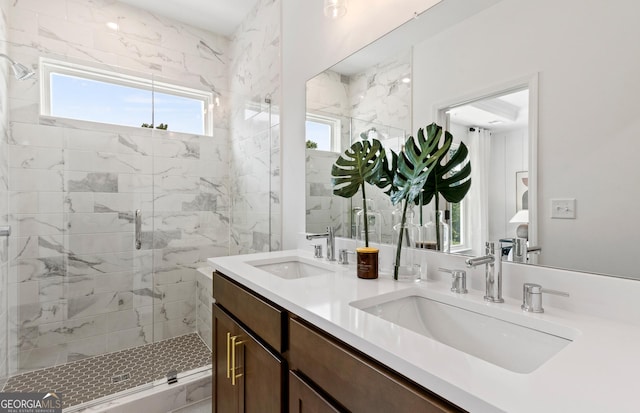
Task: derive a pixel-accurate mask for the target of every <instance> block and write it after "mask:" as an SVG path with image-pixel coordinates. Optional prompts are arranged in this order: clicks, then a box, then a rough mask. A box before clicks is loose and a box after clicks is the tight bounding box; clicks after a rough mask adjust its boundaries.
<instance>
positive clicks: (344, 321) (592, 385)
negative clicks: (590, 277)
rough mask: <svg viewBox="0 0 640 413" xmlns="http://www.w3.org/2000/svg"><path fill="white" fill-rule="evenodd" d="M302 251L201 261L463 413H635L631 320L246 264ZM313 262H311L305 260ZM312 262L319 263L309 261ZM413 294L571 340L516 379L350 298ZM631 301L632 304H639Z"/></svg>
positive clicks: (444, 288)
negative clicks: (283, 274) (533, 309)
mask: <svg viewBox="0 0 640 413" xmlns="http://www.w3.org/2000/svg"><path fill="white" fill-rule="evenodd" d="M294 255H297V256H302V257H307V258H311V257H312V254H311V253H309V252H307V251H298V250H296V251H278V252H270V253H259V254H250V255H238V256H230V257H219V258H210V259H209V260H208V262H209V264H210V265H211V266H212V267H213V268H214V269H216V270H218V271H220V272H222V273H224V274H225V275H227V276H228V277H230V278H232V279H233V280H235V281H237V282H239V283H240V284H242V285H244V286H246V287H248V288H249V289H251V290H253V291H255V292H256V293H258V294H260V295H262V296H264V297H265V298H267V299H269V300H271V301H273V302H274V303H276V304H278V305H280V306H281V307H283V308H285V309H286V310H288V311H290V312H292V313H294V314H297V315H298V316H300V317H302V318H304V319H305V320H307V321H308V322H310V323H312V324H314V325H316V326H317V327H318V328H320V329H322V330H324V331H326V332H328V333H329V334H331V335H333V336H335V337H337V338H338V339H340V340H342V341H344V342H346V343H348V344H349V345H351V346H353V347H355V348H357V349H358V350H360V351H362V352H363V353H365V354H368V355H369V356H371V357H373V358H375V359H377V360H378V361H380V362H381V363H383V364H385V365H387V366H388V367H390V368H391V369H393V370H395V371H397V372H398V373H400V374H402V375H404V376H406V377H407V378H409V379H411V380H413V381H415V382H416V383H418V384H420V385H422V386H424V387H425V388H427V389H429V390H431V391H433V392H435V393H437V394H439V395H440V396H442V397H443V398H445V399H447V400H450V401H451V402H452V403H455V404H456V405H458V406H460V407H462V408H463V409H466V410H468V411H471V412H500V411H504V412H536V413H538V412H547V413H548V412H563V413H566V412H583V413H584V412H594V413H602V412H616V413H621V412H638V411H640V393H639V392H640V385H639V384H640V379H639V378H638V371H640V324H630V323H623V322H616V321H612V320H607V319H600V318H597V317H593V316H583V315H580V314H577V313H572V312H568V311H566V310H561V309H557V308H553V307H550V306H548V305H545V312H544V313H542V314H530V313H524V312H523V311H522V310H521V309H520V304H521V302H520V301H518V300H514V299H510V298H506V299H505V303H503V304H494V303H488V302H485V301H484V300H483V293H484V292H483V291H477V290H469V293H468V294H464V295H459V294H455V293H452V292H450V291H449V288H450V284H449V283H446V282H442V281H420V282H419V283H410V284H408V283H400V282H396V281H393V280H392V279H390V278H389V279H388V278H378V279H377V280H361V279H358V278H357V277H356V275H355V265H353V264H352V265H349V266H343V265H339V264H331V265H334V266H335V269H336V272H335V273H327V274H323V275H316V276H311V277H305V278H298V279H292V280H287V279H283V278H280V277H277V276H275V275H272V274H270V273H268V272H265V271H263V270H260V269H258V268H255V267H254V266H252V265H250V264H248V262H252V261H255V260H261V259H272V258H280V257H290V256H294ZM312 259H313V258H312ZM318 261H319V262H322V263H327V261H325V260H321V259H318ZM407 288H412V289H415V288H418V289H427V290H429V294H431V295H432V296H434V297H436V298H437V297H440V298H442V300H443V301H448V302H449V303H454V304H455V303H456V302H460V303H463V302H466V303H467V304H471V303H473V305H475V306H478V305H482V306H483V308H484V309H486V311H487V314H490V315H491V316H495V317H496V318H501V319H505V320H512V321H513V320H515V322H516V323H518V322H520V321H521V322H522V324H525V325H527V326H528V327H530V328H534V329H539V330H541V331H547V332H549V331H570V332H571V334H570V335H571V337H570V338H571V339H572V342H571V343H570V344H569V345H567V346H566V347H565V348H564V349H562V350H560V352H558V353H557V354H555V355H554V356H553V357H552V358H551V359H550V360H548V361H547V362H546V363H544V364H543V365H542V366H540V367H538V368H537V369H536V370H534V371H533V372H531V373H528V374H522V373H515V372H512V371H510V370H507V369H504V368H502V367H498V366H496V365H494V364H491V363H489V362H487V361H484V360H481V359H479V358H476V357H474V356H471V355H468V354H466V353H464V352H462V351H459V350H456V349H455V348H453V347H449V346H447V345H445V344H442V343H439V342H438V341H435V340H433V339H430V338H427V337H425V336H422V335H420V334H418V333H415V332H413V331H410V330H408V329H405V328H402V327H399V326H398V325H396V324H393V323H391V322H388V321H385V320H383V319H381V318H379V317H376V316H374V315H372V314H369V313H367V312H365V311H362V310H359V309H357V308H355V307H353V306H351V305H350V303H351V302H353V301H356V300H362V299H366V298H370V297H375V296H378V295H380V294H385V293H392V292H394V291H398V290H402V289H407ZM639 305H640V304H639Z"/></svg>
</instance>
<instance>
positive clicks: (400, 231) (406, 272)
mask: <svg viewBox="0 0 640 413" xmlns="http://www.w3.org/2000/svg"><path fill="white" fill-rule="evenodd" d="M393 232H394V239H395V243H396V245H395V247H396V248H395V251H394V254H395V255H394V261H393V262H394V266H393V278H394V279H395V280H397V281H404V282H417V281H420V264H419V262H420V261H419V257H418V256H417V251H416V249H415V248H416V241H417V240H418V233H419V226H418V225H416V224H413V223H407V222H405V224H404V225H403V224H396V225H395V226H394V227H393Z"/></svg>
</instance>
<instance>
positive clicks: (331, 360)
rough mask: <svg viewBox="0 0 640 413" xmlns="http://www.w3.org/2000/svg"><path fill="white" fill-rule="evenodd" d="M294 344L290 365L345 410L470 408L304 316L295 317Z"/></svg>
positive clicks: (438, 412)
mask: <svg viewBox="0 0 640 413" xmlns="http://www.w3.org/2000/svg"><path fill="white" fill-rule="evenodd" d="M289 347H290V348H289V353H288V359H289V367H290V369H291V370H292V371H294V372H296V374H297V375H298V377H299V375H303V376H304V377H306V378H307V381H308V382H309V384H307V385H308V386H313V387H314V388H317V389H321V390H322V392H323V393H326V394H328V395H330V396H331V398H332V399H333V400H335V402H336V403H337V404H338V405H340V406H344V409H345V411H350V412H363V413H364V412H412V413H413V412H425V413H444V412H448V413H453V412H464V410H461V409H460V408H458V407H457V406H455V405H453V404H451V403H449V402H447V401H446V400H443V399H441V398H440V397H438V396H436V395H435V394H433V393H430V392H428V391H426V390H424V389H423V388H421V387H419V386H417V385H415V384H413V383H411V382H410V381H408V380H407V379H406V378H404V377H402V376H400V375H398V374H396V373H395V372H393V371H391V370H389V369H387V368H386V367H384V366H382V365H380V364H378V363H376V362H374V361H373V360H371V359H369V358H368V357H366V356H364V355H363V354H361V353H359V352H358V351H356V350H354V349H352V348H350V347H349V346H347V345H346V344H344V343H341V342H339V341H338V340H336V339H335V338H333V337H332V336H329V335H328V334H326V333H324V332H322V331H320V330H319V329H317V328H315V327H313V326H311V325H309V324H308V323H306V322H304V321H303V320H301V319H299V318H295V317H291V318H290V321H289ZM290 403H291V397H290ZM303 404H304V403H303ZM303 411H304V410H303ZM317 411H331V410H317ZM336 411H339V410H336Z"/></svg>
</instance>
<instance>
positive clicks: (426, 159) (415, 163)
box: [390, 124, 448, 205]
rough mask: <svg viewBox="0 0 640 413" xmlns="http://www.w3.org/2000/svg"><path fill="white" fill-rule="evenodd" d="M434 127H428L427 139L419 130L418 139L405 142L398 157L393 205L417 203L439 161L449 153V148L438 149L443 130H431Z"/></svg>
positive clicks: (392, 198) (394, 178)
mask: <svg viewBox="0 0 640 413" xmlns="http://www.w3.org/2000/svg"><path fill="white" fill-rule="evenodd" d="M433 125H435V124H432V125H430V126H428V127H427V136H426V138H425V135H424V130H423V129H422V128H420V129H419V130H418V137H417V139H414V138H413V137H411V136H410V137H409V139H407V141H406V142H405V145H404V151H402V152H401V153H400V155H398V165H397V167H396V172H395V174H394V177H393V186H394V188H393V190H392V192H391V194H390V195H391V203H392V204H394V205H395V204H397V203H398V202H400V201H402V200H405V201H406V202H407V203H409V202H415V201H416V200H417V199H418V198H419V196H420V193H421V192H422V190H423V188H424V186H425V184H426V183H427V179H428V178H429V175H430V174H431V171H432V170H433V168H434V167H435V166H436V164H437V162H438V160H439V159H440V158H441V157H442V156H443V155H444V154H445V153H446V152H447V150H448V148H445V147H441V148H439V147H438V143H439V141H440V137H441V135H442V128H440V127H438V128H431V126H433ZM436 126H437V125H436Z"/></svg>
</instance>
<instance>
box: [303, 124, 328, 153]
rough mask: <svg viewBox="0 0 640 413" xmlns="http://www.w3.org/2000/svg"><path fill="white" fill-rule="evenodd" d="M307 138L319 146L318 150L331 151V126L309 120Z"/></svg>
mask: <svg viewBox="0 0 640 413" xmlns="http://www.w3.org/2000/svg"><path fill="white" fill-rule="evenodd" d="M305 136H306V137H307V139H308V140H312V141H313V142H315V143H317V144H318V148H317V149H318V150H321V151H331V150H332V148H331V139H332V133H331V125H329V124H327V123H322V122H315V121H312V120H307V122H306V132H305Z"/></svg>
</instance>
